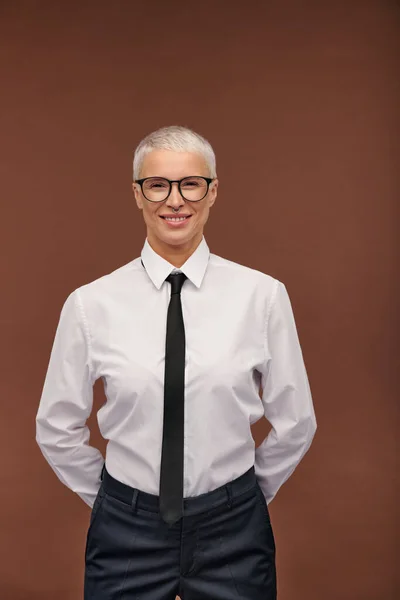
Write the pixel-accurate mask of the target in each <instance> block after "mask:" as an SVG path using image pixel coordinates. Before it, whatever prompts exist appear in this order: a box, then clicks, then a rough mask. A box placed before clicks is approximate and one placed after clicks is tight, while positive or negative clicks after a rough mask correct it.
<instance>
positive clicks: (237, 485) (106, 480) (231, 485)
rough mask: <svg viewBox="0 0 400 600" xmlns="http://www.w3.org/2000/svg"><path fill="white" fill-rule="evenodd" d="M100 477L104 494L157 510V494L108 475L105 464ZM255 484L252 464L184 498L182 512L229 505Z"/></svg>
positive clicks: (200, 510) (153, 510) (140, 506)
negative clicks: (211, 487)
mask: <svg viewBox="0 0 400 600" xmlns="http://www.w3.org/2000/svg"><path fill="white" fill-rule="evenodd" d="M102 479H103V481H102V487H103V489H104V491H105V493H106V494H108V495H110V496H114V497H115V498H117V499H118V500H121V502H125V503H126V504H130V505H131V506H132V508H133V509H135V508H136V507H138V508H143V509H144V510H148V511H151V512H159V496H156V495H154V494H149V493H147V492H143V491H141V490H139V489H137V488H133V487H131V486H130V485H127V484H126V483H122V482H121V481H119V480H118V479H115V478H114V477H113V476H112V475H110V473H109V472H108V471H107V469H106V468H105V466H104V467H103V471H102ZM256 484H257V479H256V475H255V471H254V466H252V467H250V469H249V470H248V471H246V472H245V473H243V474H242V475H240V476H239V477H237V478H236V479H234V480H233V481H230V482H228V483H226V484H224V485H221V486H220V487H218V488H216V489H215V490H211V491H210V492H205V493H204V494H200V495H199V496H193V497H188V498H184V499H183V509H184V514H185V515H189V514H197V513H201V512H203V511H205V510H210V509H211V508H213V507H215V506H219V505H220V504H223V503H227V504H228V506H230V505H231V502H232V499H233V498H235V497H237V496H240V495H241V494H243V493H245V492H247V491H248V490H250V489H252V488H253V487H254V486H255V485H256Z"/></svg>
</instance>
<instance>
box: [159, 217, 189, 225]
mask: <svg viewBox="0 0 400 600" xmlns="http://www.w3.org/2000/svg"><path fill="white" fill-rule="evenodd" d="M169 216H171V217H172V216H173V217H175V218H176V217H188V218H186V219H185V220H184V221H175V222H173V221H167V219H165V218H164V217H169ZM191 216H192V215H160V219H162V220H163V221H164V223H166V224H167V226H168V227H177V228H180V227H185V225H186V223H187V222H188V221H189V220H190V217H191Z"/></svg>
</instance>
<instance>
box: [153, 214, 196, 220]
mask: <svg viewBox="0 0 400 600" xmlns="http://www.w3.org/2000/svg"><path fill="white" fill-rule="evenodd" d="M191 216H192V215H187V216H185V219H182V217H174V218H170V217H163V216H161V215H160V218H161V219H164V220H165V221H175V220H176V221H183V220H187V219H190V217H191Z"/></svg>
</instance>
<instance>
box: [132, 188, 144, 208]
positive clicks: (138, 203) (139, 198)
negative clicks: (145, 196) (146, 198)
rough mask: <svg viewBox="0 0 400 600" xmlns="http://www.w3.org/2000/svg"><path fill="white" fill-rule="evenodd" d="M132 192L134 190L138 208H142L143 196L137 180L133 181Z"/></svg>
mask: <svg viewBox="0 0 400 600" xmlns="http://www.w3.org/2000/svg"><path fill="white" fill-rule="evenodd" d="M132 192H133V196H134V198H135V200H136V204H137V206H138V208H142V207H143V204H142V198H141V193H140V186H139V185H138V184H137V183H135V182H133V183H132Z"/></svg>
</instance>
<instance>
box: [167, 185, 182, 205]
mask: <svg viewBox="0 0 400 600" xmlns="http://www.w3.org/2000/svg"><path fill="white" fill-rule="evenodd" d="M171 185H172V187H171V193H170V195H169V196H168V199H167V204H168V206H171V207H174V208H178V206H181V205H182V204H183V203H184V199H183V198H182V196H181V193H180V191H179V187H178V183H177V182H176V181H174V183H172V184H171Z"/></svg>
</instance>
